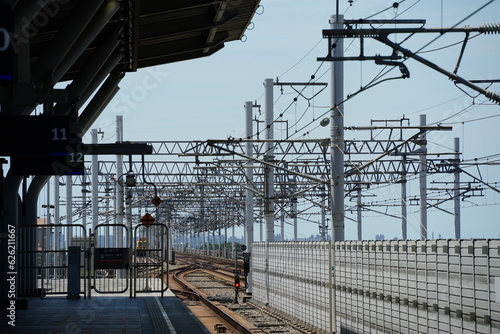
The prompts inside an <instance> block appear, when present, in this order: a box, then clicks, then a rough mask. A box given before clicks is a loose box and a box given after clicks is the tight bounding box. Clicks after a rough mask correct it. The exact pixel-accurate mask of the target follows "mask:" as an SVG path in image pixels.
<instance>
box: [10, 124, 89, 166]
mask: <svg viewBox="0 0 500 334" xmlns="http://www.w3.org/2000/svg"><path fill="white" fill-rule="evenodd" d="M12 138H16V140H15V141H14V142H13V141H12ZM0 156H11V168H12V173H14V174H15V175H81V174H83V173H84V153H83V145H82V143H81V138H80V137H79V136H78V135H77V134H75V133H72V131H71V127H70V121H69V117H67V116H5V115H2V116H0Z"/></svg>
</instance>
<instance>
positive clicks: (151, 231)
mask: <svg viewBox="0 0 500 334" xmlns="http://www.w3.org/2000/svg"><path fill="white" fill-rule="evenodd" d="M134 240H135V248H134V273H133V291H134V297H135V296H136V295H137V293H150V292H160V293H161V296H162V297H163V293H164V292H165V291H167V289H168V285H167V284H165V283H164V282H163V279H162V278H163V277H162V274H163V273H164V272H167V271H168V249H169V247H168V227H167V226H166V225H165V224H140V225H137V226H136V227H135V229H134Z"/></svg>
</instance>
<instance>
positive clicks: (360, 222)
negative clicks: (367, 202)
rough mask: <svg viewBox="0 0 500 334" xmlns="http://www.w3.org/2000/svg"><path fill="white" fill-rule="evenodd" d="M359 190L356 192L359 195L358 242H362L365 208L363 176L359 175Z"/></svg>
mask: <svg viewBox="0 0 500 334" xmlns="http://www.w3.org/2000/svg"><path fill="white" fill-rule="evenodd" d="M358 178H359V179H358V180H359V184H358V189H357V190H356V193H357V206H358V209H357V212H356V213H357V221H358V240H359V241H361V240H363V214H362V208H363V198H362V197H361V196H362V195H361V175H358Z"/></svg>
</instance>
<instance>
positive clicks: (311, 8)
mask: <svg viewBox="0 0 500 334" xmlns="http://www.w3.org/2000/svg"><path fill="white" fill-rule="evenodd" d="M393 3H394V1H379V0H354V1H351V2H350V1H347V0H343V1H339V8H340V13H342V14H344V17H345V19H359V18H368V17H370V18H372V19H375V18H383V19H393V18H395V17H397V18H399V19H425V20H426V24H425V27H426V28H443V27H444V28H448V27H452V26H455V25H456V26H457V27H463V26H466V25H468V26H471V27H475V26H480V25H483V24H485V23H498V18H499V15H498V14H499V13H500V1H485V0H481V1H467V0H404V1H399V6H398V8H393V6H392V5H393ZM335 5H336V3H335V1H332V0H329V1H326V0H313V1H298V0H263V1H262V2H261V7H260V8H259V9H258V11H257V12H258V14H257V15H255V17H254V18H253V21H252V23H251V25H250V27H249V29H248V30H247V31H246V33H245V37H244V41H234V42H230V43H226V46H225V48H223V49H222V50H221V51H219V52H218V53H216V54H215V55H213V56H210V57H208V58H202V59H196V60H189V61H184V62H179V63H174V64H168V65H163V66H157V67H153V68H147V69H140V70H139V71H137V72H136V73H128V74H127V75H126V77H125V78H124V80H123V81H122V83H121V84H120V91H119V93H118V94H117V95H116V96H115V98H114V100H113V101H112V102H111V103H110V105H109V106H108V108H107V109H106V110H105V111H104V112H103V114H102V115H101V116H100V117H99V118H98V119H97V121H96V122H95V123H94V126H93V127H92V128H99V129H101V131H103V132H104V135H103V138H102V141H101V142H114V141H115V140H116V138H115V123H114V122H115V118H116V116H117V115H122V116H123V118H124V139H125V140H130V141H149V140H159V141H192V140H206V139H225V138H228V137H236V138H239V137H242V136H243V135H244V127H245V124H244V108H243V106H244V103H245V101H256V102H257V103H258V104H262V105H263V104H264V100H263V94H264V87H263V81H264V80H265V79H266V78H273V79H274V80H279V81H281V82H285V81H294V82H307V81H309V80H310V78H311V75H313V74H314V75H315V78H316V80H318V81H319V82H328V81H329V67H330V63H327V62H324V63H322V62H320V61H318V60H317V58H318V57H324V56H325V55H326V53H327V40H326V39H323V38H322V29H328V28H329V23H328V22H329V17H330V15H332V14H335ZM483 5H486V7H485V8H484V9H482V10H480V11H478V12H477V13H475V14H473V13H474V12H475V11H477V10H478V9H479V8H481V7H482V6H483ZM374 14H377V15H375V16H373V17H372V15H374ZM472 14H473V15H472ZM469 16H470V17H469ZM462 21H463V22H462ZM388 27H394V25H388ZM473 35H475V33H472V34H471V36H473ZM405 37H406V36H403V35H401V36H394V37H393V38H394V39H393V40H396V41H397V42H400V41H402V40H403V38H405ZM436 37H439V38H437V39H436V40H435V41H432V40H433V39H435V38H436ZM463 39H464V34H463V33H447V34H444V35H443V36H439V35H437V34H417V35H415V36H412V37H411V38H409V39H408V40H407V41H404V44H403V46H404V47H406V48H407V49H410V50H412V51H417V50H420V49H421V48H422V47H423V46H424V45H426V44H428V43H429V42H431V41H432V42H431V43H430V44H429V45H428V46H426V47H425V48H424V49H422V50H421V51H423V53H421V54H420V55H421V56H422V57H424V58H426V59H428V60H431V61H433V62H435V63H436V64H438V65H439V66H441V67H443V68H445V69H447V70H450V71H453V69H454V68H455V65H456V63H457V59H458V55H459V53H460V48H461V41H462V40H463ZM344 43H345V47H346V50H345V53H346V55H348V56H355V55H357V54H358V53H359V42H358V41H357V40H352V39H350V40H346V41H345V42H344ZM452 44H455V45H454V46H450V45H452ZM447 46H450V47H447ZM445 47H446V48H445ZM390 52H391V50H390V49H388V48H387V47H384V46H382V45H381V44H380V43H379V42H376V41H373V40H367V41H366V43H365V54H366V55H375V54H377V53H380V54H390ZM499 60H500V35H499V34H489V35H484V34H483V35H480V36H478V37H475V38H473V39H471V40H469V42H468V44H467V48H466V50H465V53H464V56H463V59H462V62H461V64H460V67H459V70H458V75H460V76H462V77H464V78H466V79H470V80H472V79H500V66H498V65H499V64H498V61H499ZM405 64H406V66H407V67H408V70H409V72H410V78H408V79H404V80H403V79H399V80H391V81H387V82H383V83H380V84H378V85H376V86H375V87H373V88H370V89H368V90H366V91H363V92H361V93H359V94H358V95H356V96H355V97H354V98H352V99H350V100H349V101H347V102H346V103H345V104H344V112H345V125H346V126H364V125H370V122H371V120H373V119H376V120H388V119H389V120H391V119H392V120H394V119H400V118H402V117H403V116H405V117H407V118H409V120H410V124H411V125H418V123H419V115H420V114H426V115H427V123H428V124H434V125H435V124H438V123H440V124H442V125H451V126H453V131H451V132H446V133H444V132H440V133H431V134H429V135H428V140H429V148H428V149H429V151H432V152H450V151H452V149H453V145H454V144H453V140H454V138H455V137H458V138H460V146H461V151H462V153H463V154H462V156H461V159H462V160H463V161H464V162H480V163H485V162H489V163H494V162H497V163H498V161H499V158H500V152H499V149H498V146H497V143H498V138H499V135H498V128H499V126H500V118H499V117H498V116H499V114H500V113H499V112H500V106H499V105H498V104H496V105H495V104H493V103H491V102H490V101H488V100H487V99H486V98H484V97H483V96H477V93H475V92H471V91H470V90H469V89H464V88H463V87H457V86H455V85H454V83H453V82H452V81H450V80H449V79H448V78H447V77H446V76H444V75H443V74H440V73H437V72H436V71H435V70H432V69H430V68H428V67H426V66H425V65H423V64H420V63H418V62H416V61H414V60H411V59H410V60H407V61H406V62H405ZM382 69H383V67H382V66H380V65H376V64H374V63H373V62H369V61H366V62H358V61H353V62H346V63H345V78H344V85H345V86H344V87H345V88H344V92H345V94H346V95H347V94H352V93H355V92H356V91H358V90H359V89H360V87H363V86H366V85H367V84H368V83H369V82H370V80H372V79H373V78H374V77H375V76H376V75H377V74H378V73H379V72H380V71H381V70H382ZM391 76H399V71H398V70H397V69H396V70H394V71H392V72H390V73H389V74H387V75H386V76H385V77H384V78H388V77H391ZM461 89H463V90H464V91H463V90H461ZM489 89H490V90H493V91H496V92H499V91H500V84H494V85H493V86H491V87H490V88H489ZM318 90H319V89H318V88H315V90H314V89H313V88H308V89H306V90H305V91H304V95H305V96H308V97H312V96H314V95H315V94H316V93H318ZM274 97H275V114H278V113H281V112H283V113H284V116H283V119H287V120H289V122H290V123H289V124H293V123H298V125H297V126H295V127H292V128H291V129H289V134H292V135H291V138H294V139H299V138H324V137H328V136H329V130H328V128H323V127H319V126H318V124H317V122H314V121H313V120H315V119H317V118H319V117H320V116H321V115H322V114H324V113H325V112H327V111H328V108H329V104H330V93H329V89H326V90H324V91H323V92H321V93H319V94H318V95H317V96H315V97H314V98H313V99H311V100H310V101H311V104H312V107H310V108H307V101H306V100H305V99H303V98H299V99H298V101H297V102H296V103H292V101H293V98H294V97H296V93H295V92H294V91H293V90H291V89H290V88H285V89H284V91H283V94H281V92H280V91H279V89H278V88H276V89H275V91H274ZM290 105H291V107H290ZM306 109H307V112H305V110H306ZM260 117H261V119H262V117H263V116H260ZM308 124H309V125H308ZM302 126H304V128H303V129H302ZM281 130H283V129H278V130H275V137H276V138H277V139H279V138H280V137H281V138H283V136H285V135H284V133H285V131H281ZM295 131H297V132H295ZM411 134H413V132H405V135H408V136H409V135H411ZM368 135H369V133H367V132H366V131H365V132H362V131H347V132H346V134H345V136H346V139H367V136H368ZM84 141H86V142H90V138H88V137H87V138H84ZM487 157H488V158H487ZM475 159H477V160H475ZM499 167H500V166H498V165H494V164H493V165H489V166H485V165H481V166H480V167H476V166H473V167H468V168H467V171H469V172H470V173H471V174H473V175H475V176H476V177H478V178H482V180H484V181H485V182H486V183H488V184H490V185H492V186H493V187H496V188H500V183H499V182H500V172H499ZM462 179H463V180H464V181H465V180H472V179H471V178H467V177H466V176H463V177H462ZM449 180H452V178H451V177H449V176H443V175H440V176H437V177H432V178H431V177H429V182H431V181H434V182H445V181H449ZM434 186H435V187H439V186H440V185H439V184H437V183H435V185H434ZM409 187H410V188H409V193H411V194H415V193H418V183H417V182H413V183H411V185H409ZM429 187H431V185H429ZM485 188H486V187H485ZM483 194H484V195H485V196H482V197H471V198H466V199H464V200H463V201H462V237H463V238H499V237H500V228H499V227H498V224H499V223H500V222H499V221H498V218H497V217H498V216H499V214H500V206H499V204H500V194H498V193H497V192H495V191H493V190H489V189H488V190H484V191H483ZM366 195H367V198H366V199H365V200H366V201H369V202H372V201H386V202H388V201H390V200H392V199H397V198H399V197H400V195H401V194H400V190H399V188H398V187H386V188H382V189H373V190H370V191H369V192H366ZM347 203H349V199H346V204H347ZM443 207H444V208H446V209H448V210H451V211H453V206H452V202H451V201H450V202H449V203H447V204H445V205H444V206H443ZM376 210H378V211H383V212H386V213H389V214H391V215H396V216H398V211H397V210H398V209H397V208H391V207H385V208H384V207H378V208H376ZM408 210H409V212H410V215H409V227H408V236H409V238H410V239H418V237H419V234H418V230H419V227H418V224H419V222H418V216H419V213H418V211H417V210H418V207H411V206H410V207H409V209H408ZM347 217H348V218H351V219H356V212H354V213H352V214H351V213H350V212H349V211H348V212H347ZM287 229H288V228H287ZM399 229H400V222H399V220H398V219H395V218H392V217H390V216H388V215H382V214H375V213H373V212H369V211H365V212H363V238H364V239H374V238H375V236H376V235H378V234H383V235H384V236H385V237H386V239H392V238H394V237H399V234H400V233H399V232H398V231H399ZM428 229H429V237H431V236H432V235H434V236H435V237H436V238H437V237H442V238H453V236H454V234H453V216H452V215H450V214H447V213H443V212H442V211H438V210H432V211H431V212H430V213H429V223H428ZM276 231H279V228H276ZM317 233H318V228H317V225H315V224H308V223H305V222H303V223H301V225H300V226H299V236H309V235H311V234H317ZM286 236H287V237H288V238H290V237H291V231H290V230H287V232H286ZM355 238H356V224H355V223H354V222H353V221H352V220H350V219H347V220H346V239H355Z"/></svg>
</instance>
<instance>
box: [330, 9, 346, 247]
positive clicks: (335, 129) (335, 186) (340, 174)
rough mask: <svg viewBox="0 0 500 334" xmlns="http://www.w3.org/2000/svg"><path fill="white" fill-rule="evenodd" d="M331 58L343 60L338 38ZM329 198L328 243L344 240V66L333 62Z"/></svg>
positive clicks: (336, 20)
mask: <svg viewBox="0 0 500 334" xmlns="http://www.w3.org/2000/svg"><path fill="white" fill-rule="evenodd" d="M343 20H344V18H343V16H342V15H339V16H338V17H336V16H332V17H331V18H330V23H331V27H332V29H341V28H342V22H343ZM330 48H331V52H332V53H333V54H332V56H333V57H343V55H344V39H343V38H338V39H336V40H335V42H334V45H330ZM331 82H332V85H331V103H330V105H331V110H330V118H331V120H330V124H331V127H330V137H331V150H330V151H331V164H332V166H331V192H332V193H331V196H332V203H331V205H332V240H344V151H343V150H344V105H343V103H342V101H343V97H344V63H343V62H342V61H334V62H332V65H331Z"/></svg>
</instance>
